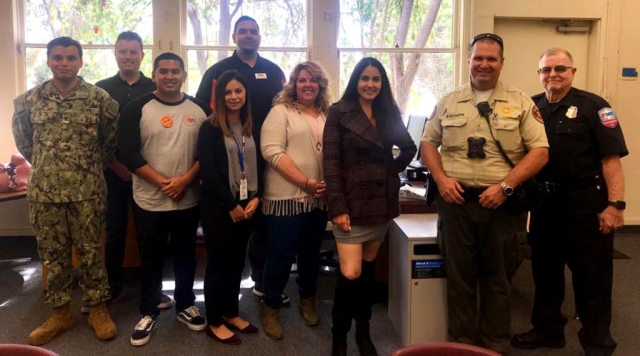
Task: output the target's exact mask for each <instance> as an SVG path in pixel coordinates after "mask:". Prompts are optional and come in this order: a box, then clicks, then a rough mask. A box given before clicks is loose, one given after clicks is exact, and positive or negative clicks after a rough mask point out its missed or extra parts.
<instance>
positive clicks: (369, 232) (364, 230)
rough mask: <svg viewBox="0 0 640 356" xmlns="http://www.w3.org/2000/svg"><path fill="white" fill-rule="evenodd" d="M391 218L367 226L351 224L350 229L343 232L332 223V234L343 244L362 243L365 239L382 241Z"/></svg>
mask: <svg viewBox="0 0 640 356" xmlns="http://www.w3.org/2000/svg"><path fill="white" fill-rule="evenodd" d="M390 224H391V220H389V221H387V222H383V223H379V224H372V225H367V226H351V231H349V232H344V231H342V230H341V229H340V228H339V227H338V226H337V225H333V236H334V237H335V239H336V242H340V243H343V244H362V243H365V242H367V241H384V238H385V236H387V231H389V226H390Z"/></svg>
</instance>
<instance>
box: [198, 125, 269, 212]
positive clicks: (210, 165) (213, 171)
mask: <svg viewBox="0 0 640 356" xmlns="http://www.w3.org/2000/svg"><path fill="white" fill-rule="evenodd" d="M254 141H255V138H254ZM256 149H258V147H257V146H256ZM198 158H199V160H200V185H201V187H200V194H201V198H202V199H213V200H214V201H216V202H217V203H218V204H220V206H222V208H224V209H226V210H228V211H231V210H233V209H234V208H235V207H236V206H237V205H238V201H237V200H236V197H235V196H234V195H233V193H231V187H230V186H229V160H228V158H227V148H226V146H225V144H224V133H223V132H222V129H220V127H217V126H213V125H211V122H210V121H209V120H207V121H205V122H204V123H202V126H201V127H200V133H199V134H198ZM256 158H257V164H258V192H257V194H256V197H258V198H261V197H262V194H263V192H264V184H263V179H262V177H263V172H264V164H265V163H264V160H263V159H262V155H261V154H260V151H258V152H256Z"/></svg>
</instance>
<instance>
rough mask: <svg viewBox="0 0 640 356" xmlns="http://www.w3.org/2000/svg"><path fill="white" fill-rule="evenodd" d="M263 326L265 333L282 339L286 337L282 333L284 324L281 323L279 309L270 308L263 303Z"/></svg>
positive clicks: (273, 337) (276, 338)
mask: <svg viewBox="0 0 640 356" xmlns="http://www.w3.org/2000/svg"><path fill="white" fill-rule="evenodd" d="M262 326H263V328H264V333H265V334H267V336H268V337H270V338H272V339H275V340H280V339H282V338H283V337H284V335H282V326H281V325H280V316H278V309H274V308H269V307H268V306H266V305H264V303H262Z"/></svg>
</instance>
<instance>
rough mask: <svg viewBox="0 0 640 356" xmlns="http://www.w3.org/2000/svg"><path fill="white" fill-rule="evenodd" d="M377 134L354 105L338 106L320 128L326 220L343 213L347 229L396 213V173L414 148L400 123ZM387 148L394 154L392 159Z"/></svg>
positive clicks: (396, 122)
mask: <svg viewBox="0 0 640 356" xmlns="http://www.w3.org/2000/svg"><path fill="white" fill-rule="evenodd" d="M382 119H387V120H391V122H390V123H389V125H388V126H389V127H388V129H387V130H386V132H383V133H380V132H379V130H378V129H376V127H374V126H373V125H372V124H371V123H370V122H369V119H368V118H367V115H366V114H365V113H364V111H362V108H361V107H360V104H359V103H358V102H349V101H340V102H338V103H336V104H333V105H332V106H331V108H330V109H329V114H328V116H327V123H326V125H325V129H324V139H323V141H324V144H323V156H324V176H325V180H326V182H327V194H326V196H327V204H328V206H329V217H330V218H333V217H334V216H336V215H340V214H344V213H348V214H349V217H350V219H351V223H352V224H353V225H367V224H371V223H382V222H385V221H388V220H390V219H393V218H395V217H396V216H398V215H399V214H400V204H399V198H398V194H399V189H400V178H399V177H398V173H400V172H402V171H403V170H404V169H405V168H406V167H407V165H408V164H409V163H411V160H412V159H413V157H414V155H415V154H416V151H417V148H416V145H415V143H413V140H412V139H411V135H409V133H408V132H407V129H406V128H405V127H404V125H403V123H402V120H400V118H378V120H382ZM393 145H396V146H398V147H399V148H400V154H399V155H398V156H397V157H395V158H394V157H393V152H392V149H393Z"/></svg>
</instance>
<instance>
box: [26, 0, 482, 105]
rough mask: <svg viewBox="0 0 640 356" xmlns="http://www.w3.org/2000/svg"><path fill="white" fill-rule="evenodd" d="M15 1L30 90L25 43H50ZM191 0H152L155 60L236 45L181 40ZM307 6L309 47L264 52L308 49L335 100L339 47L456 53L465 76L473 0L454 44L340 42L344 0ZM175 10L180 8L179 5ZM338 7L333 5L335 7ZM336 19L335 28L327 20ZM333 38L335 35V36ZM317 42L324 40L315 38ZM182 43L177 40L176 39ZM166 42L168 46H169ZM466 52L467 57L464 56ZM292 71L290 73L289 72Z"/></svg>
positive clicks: (463, 8) (456, 21)
mask: <svg viewBox="0 0 640 356" xmlns="http://www.w3.org/2000/svg"><path fill="white" fill-rule="evenodd" d="M13 1H14V2H15V3H16V10H17V14H16V16H15V17H14V18H15V19H16V21H17V26H16V30H17V36H16V38H17V43H16V51H17V61H16V67H17V68H16V69H17V75H16V77H17V83H16V84H17V85H16V87H17V92H18V93H23V92H25V91H26V85H27V83H26V80H27V78H26V51H25V50H26V48H46V44H38V43H27V42H25V32H26V17H25V16H26V12H25V10H26V9H25V7H26V5H25V0H13ZM187 2H188V0H179V1H175V0H152V8H153V24H154V26H153V45H144V46H143V48H144V51H145V54H146V55H147V56H149V55H151V58H152V60H153V59H154V58H155V57H156V56H157V55H158V54H160V53H162V52H165V51H172V52H175V53H177V54H179V55H180V56H182V57H183V58H187V52H188V51H189V50H197V49H202V50H208V51H212V50H213V51H220V50H231V51H233V50H234V49H235V46H199V45H186V44H182V41H183V40H184V39H186V34H187V29H186V27H187V12H186V11H187V10H186V9H187ZM306 6H307V46H305V47H261V48H260V51H261V52H271V51H283V50H286V51H290V52H304V53H306V56H307V58H308V60H313V61H316V62H318V63H320V64H321V65H322V66H323V67H324V68H325V69H326V70H327V73H328V75H329V78H331V81H332V82H331V83H330V88H331V91H332V93H333V95H334V98H335V99H336V100H337V99H338V98H339V96H340V94H341V93H340V92H339V85H340V84H339V83H340V80H339V75H340V69H339V68H340V52H392V53H393V52H396V53H397V52H403V53H416V52H419V53H453V54H454V58H455V59H454V60H455V64H454V66H455V69H454V86H458V85H460V84H461V83H462V81H463V79H462V78H466V76H463V75H462V74H461V73H463V71H464V70H465V68H464V66H465V63H466V60H465V59H466V56H464V53H463V52H462V51H463V50H464V51H466V46H462V45H461V43H464V41H463V40H464V39H465V38H467V37H469V35H465V36H462V35H461V33H464V34H466V33H470V29H471V27H472V26H471V24H469V23H467V22H468V21H464V22H463V21H462V19H468V18H470V17H471V16H470V13H471V11H473V9H472V6H471V0H453V7H454V11H453V12H454V14H453V34H452V36H453V41H452V42H453V43H452V47H450V48H424V49H423V48H418V49H416V48H339V47H338V45H337V35H338V26H339V19H338V18H339V15H340V14H339V10H338V9H339V8H340V0H324V1H322V2H318V1H316V2H314V1H312V0H306ZM176 10H177V11H176ZM332 10H334V11H332ZM167 14H178V15H177V16H178V17H179V18H178V21H166V18H165V16H167ZM331 24H334V25H335V26H334V27H333V28H328V27H327V26H328V25H329V26H330V25H331ZM327 37H329V38H335V39H336V40H335V41H332V42H331V40H330V39H326V38H327ZM314 42H318V43H320V44H314ZM174 43H178V45H177V46H176V45H174ZM167 44H168V46H167ZM82 47H83V49H110V50H113V45H96V44H83V46H82ZM463 57H464V58H463ZM285 74H287V75H288V73H285ZM145 75H147V76H149V77H150V76H151V73H145ZM188 90H189V88H188V87H187V84H186V83H185V87H184V89H183V91H185V92H187V91H188Z"/></svg>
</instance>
